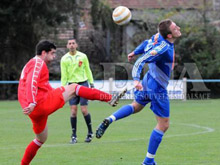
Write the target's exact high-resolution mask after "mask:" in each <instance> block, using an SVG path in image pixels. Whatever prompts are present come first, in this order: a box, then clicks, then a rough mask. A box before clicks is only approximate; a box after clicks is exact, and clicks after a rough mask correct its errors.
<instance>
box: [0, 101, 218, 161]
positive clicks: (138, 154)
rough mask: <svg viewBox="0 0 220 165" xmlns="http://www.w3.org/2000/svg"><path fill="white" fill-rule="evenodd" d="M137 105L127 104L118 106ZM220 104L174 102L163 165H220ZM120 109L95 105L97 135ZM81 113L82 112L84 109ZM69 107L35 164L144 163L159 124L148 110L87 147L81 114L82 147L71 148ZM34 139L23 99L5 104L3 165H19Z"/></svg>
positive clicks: (53, 123) (1, 108) (55, 118)
mask: <svg viewBox="0 0 220 165" xmlns="http://www.w3.org/2000/svg"><path fill="white" fill-rule="evenodd" d="M130 102H131V101H129V102H128V101H122V102H121V103H120V105H119V106H118V107H121V106H122V105H124V104H128V103H130ZM219 107H220V100H202V101H195V100H191V101H186V102H183V101H171V125H170V128H169V130H168V131H167V133H166V134H165V136H164V138H163V141H162V143H161V145H160V147H159V149H158V152H157V155H156V158H155V159H156V161H157V163H158V164H159V165H203V164H204V165H206V164H208V165H219V164H220V156H219V153H220V142H219V141H220V121H219V119H220V110H219ZM116 109H117V108H111V107H110V106H108V105H107V104H105V103H101V102H96V101H93V102H90V105H89V111H90V113H91V116H92V122H93V130H94V132H95V129H96V127H97V126H98V125H99V123H100V122H101V121H102V120H103V119H104V118H105V117H107V116H109V115H110V114H111V113H112V112H114V111H115V110H116ZM79 112H80V111H79ZM69 115H70V110H69V106H68V104H67V105H65V107H64V108H63V109H61V110H59V111H57V112H55V113H54V114H53V115H51V116H50V117H49V120H48V127H49V137H48V140H47V142H46V143H45V144H44V145H43V147H42V148H41V149H40V150H39V151H38V154H37V155H36V157H35V158H34V160H33V161H32V165H39V164H40V165H70V164H71V165H73V164H75V165H138V164H141V162H142V161H143V159H144V157H145V155H146V151H147V145H148V141H149V137H150V134H151V131H152V129H153V128H154V126H155V124H156V121H155V117H154V115H153V113H152V112H151V111H150V110H149V106H147V107H146V108H145V109H144V110H143V111H142V112H140V113H138V114H135V115H132V116H130V117H128V118H125V119H123V120H120V121H117V122H115V123H113V124H112V125H111V126H110V127H109V128H108V130H107V131H106V133H105V135H104V136H103V137H102V138H101V139H96V138H94V139H93V141H92V143H90V144H86V143H84V142H83V141H84V139H85V136H86V133H87V128H86V124H85V121H84V118H83V117H82V114H81V113H79V114H78V131H77V132H78V143H77V144H75V145H71V144H69V140H70V135H71V130H70V122H69ZM33 139H34V134H33V132H32V125H31V122H30V120H29V118H28V117H27V116H24V115H23V114H22V111H21V108H20V106H19V104H18V102H17V101H1V102H0V164H1V165H18V164H19V163H20V160H21V158H22V155H23V153H24V150H25V148H26V146H27V145H28V144H29V142H30V141H31V140H33Z"/></svg>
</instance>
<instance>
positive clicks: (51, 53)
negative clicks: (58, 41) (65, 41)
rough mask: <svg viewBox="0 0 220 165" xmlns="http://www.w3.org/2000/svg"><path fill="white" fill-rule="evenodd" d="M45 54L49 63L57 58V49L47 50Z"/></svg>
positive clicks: (45, 59)
mask: <svg viewBox="0 0 220 165" xmlns="http://www.w3.org/2000/svg"><path fill="white" fill-rule="evenodd" d="M45 54H46V55H45V58H44V61H45V62H46V63H47V64H48V63H50V62H51V61H53V60H54V59H55V55H56V50H55V49H51V51H49V52H45Z"/></svg>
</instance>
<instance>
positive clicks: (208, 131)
mask: <svg viewBox="0 0 220 165" xmlns="http://www.w3.org/2000/svg"><path fill="white" fill-rule="evenodd" d="M170 124H173V123H170ZM175 124H176V125H182V126H188V127H194V128H198V129H203V131H198V132H193V133H186V134H177V135H166V134H165V136H164V138H172V137H180V136H194V135H200V134H206V133H211V132H214V131H215V129H213V128H210V127H205V126H200V125H197V124H185V123H175ZM149 136H150V135H149ZM148 139H149V138H138V139H129V140H118V141H99V142H97V141H95V142H94V141H93V142H92V143H90V144H87V145H97V144H98V145H99V144H104V143H105V144H106V143H124V142H134V141H140V140H148ZM81 144H82V145H86V144H85V143H84V142H83V143H76V144H74V146H75V145H81ZM72 146H73V145H72V144H69V143H60V144H59V143H57V144H44V145H43V147H46V148H51V147H72ZM24 147H25V146H24ZM24 147H21V146H11V147H1V148H0V150H6V149H14V148H16V149H17V148H24Z"/></svg>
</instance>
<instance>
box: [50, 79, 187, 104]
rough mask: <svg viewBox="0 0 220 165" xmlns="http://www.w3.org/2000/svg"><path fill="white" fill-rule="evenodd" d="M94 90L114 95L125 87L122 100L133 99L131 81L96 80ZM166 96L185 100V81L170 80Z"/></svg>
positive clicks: (55, 82)
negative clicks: (126, 90) (125, 90)
mask: <svg viewBox="0 0 220 165" xmlns="http://www.w3.org/2000/svg"><path fill="white" fill-rule="evenodd" d="M50 84H51V86H52V87H53V88H57V87H59V86H61V83H60V82H59V81H51V82H50ZM94 85H95V88H96V89H99V90H102V91H105V92H110V93H114V92H117V91H120V90H122V89H123V88H124V87H127V89H128V92H127V93H126V94H125V96H124V97H123V98H122V99H134V95H133V93H134V85H133V80H112V79H109V80H100V81H99V80H96V81H94ZM167 91H168V96H169V98H170V99H181V100H185V99H186V81H185V80H170V81H169V85H168V87H167Z"/></svg>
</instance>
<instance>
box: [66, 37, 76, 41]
mask: <svg viewBox="0 0 220 165" xmlns="http://www.w3.org/2000/svg"><path fill="white" fill-rule="evenodd" d="M70 40H75V41H76V39H75V38H69V39H68V40H67V42H69V41H70Z"/></svg>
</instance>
